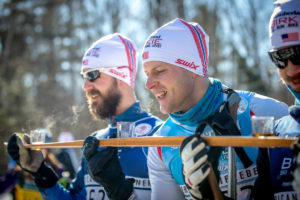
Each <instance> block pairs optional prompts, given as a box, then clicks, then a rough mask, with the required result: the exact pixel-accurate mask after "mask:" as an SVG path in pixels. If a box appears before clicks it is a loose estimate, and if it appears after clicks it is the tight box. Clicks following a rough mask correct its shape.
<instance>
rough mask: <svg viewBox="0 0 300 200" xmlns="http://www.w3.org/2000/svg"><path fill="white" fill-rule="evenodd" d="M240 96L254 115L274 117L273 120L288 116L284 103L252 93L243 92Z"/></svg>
mask: <svg viewBox="0 0 300 200" xmlns="http://www.w3.org/2000/svg"><path fill="white" fill-rule="evenodd" d="M239 94H240V93H239ZM241 94H242V95H241V97H242V99H244V100H245V99H246V101H247V102H248V105H249V109H250V110H251V112H253V113H254V115H257V116H274V117H275V119H279V118H281V117H283V116H286V115H288V106H287V105H286V104H285V103H284V102H281V101H278V100H276V99H274V98H271V97H268V96H264V95H261V94H258V93H254V92H247V91H243V92H241ZM245 96H246V97H245ZM247 97H248V98H247Z"/></svg>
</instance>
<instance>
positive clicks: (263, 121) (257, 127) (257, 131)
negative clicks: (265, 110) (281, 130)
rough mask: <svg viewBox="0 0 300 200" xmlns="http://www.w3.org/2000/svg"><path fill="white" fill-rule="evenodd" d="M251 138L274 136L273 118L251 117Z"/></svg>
mask: <svg viewBox="0 0 300 200" xmlns="http://www.w3.org/2000/svg"><path fill="white" fill-rule="evenodd" d="M251 123H252V136H253V137H260V136H274V117H272V116H259V117H258V116H253V117H251Z"/></svg>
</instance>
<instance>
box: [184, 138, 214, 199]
mask: <svg viewBox="0 0 300 200" xmlns="http://www.w3.org/2000/svg"><path fill="white" fill-rule="evenodd" d="M205 146H206V141H205V140H203V139H202V138H201V137H200V135H199V134H194V135H191V136H189V137H187V138H186V139H184V140H183V142H182V144H181V146H180V156H181V159H182V163H183V168H182V173H183V177H184V182H185V184H186V186H187V188H188V189H189V191H190V194H191V195H192V196H193V197H194V198H195V199H213V193H212V191H211V189H210V187H209V183H208V179H207V177H208V174H209V173H210V170H211V168H210V166H209V164H208V162H207V159H208V151H207V149H206V148H205Z"/></svg>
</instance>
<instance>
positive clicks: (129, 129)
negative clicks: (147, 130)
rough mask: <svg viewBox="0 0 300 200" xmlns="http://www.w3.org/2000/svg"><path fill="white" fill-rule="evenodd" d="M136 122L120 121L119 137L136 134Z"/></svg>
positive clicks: (118, 126)
mask: <svg viewBox="0 0 300 200" xmlns="http://www.w3.org/2000/svg"><path fill="white" fill-rule="evenodd" d="M134 128H135V124H134V122H118V123H117V137H118V138H130V137H135V135H134Z"/></svg>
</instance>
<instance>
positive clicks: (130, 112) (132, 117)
mask: <svg viewBox="0 0 300 200" xmlns="http://www.w3.org/2000/svg"><path fill="white" fill-rule="evenodd" d="M149 116H151V115H150V114H149V113H147V112H146V111H145V110H143V109H142V108H141V105H140V102H139V101H137V102H135V103H134V104H133V105H132V106H130V107H129V108H128V109H127V110H125V111H124V112H123V113H121V114H119V115H116V116H112V117H111V118H109V123H110V125H111V126H112V127H114V126H115V124H116V123H117V122H121V121H125V122H133V121H136V120H138V119H141V118H144V117H149Z"/></svg>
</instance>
